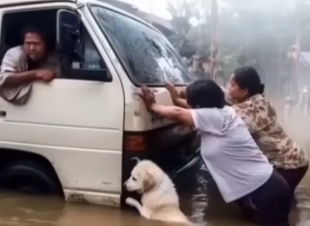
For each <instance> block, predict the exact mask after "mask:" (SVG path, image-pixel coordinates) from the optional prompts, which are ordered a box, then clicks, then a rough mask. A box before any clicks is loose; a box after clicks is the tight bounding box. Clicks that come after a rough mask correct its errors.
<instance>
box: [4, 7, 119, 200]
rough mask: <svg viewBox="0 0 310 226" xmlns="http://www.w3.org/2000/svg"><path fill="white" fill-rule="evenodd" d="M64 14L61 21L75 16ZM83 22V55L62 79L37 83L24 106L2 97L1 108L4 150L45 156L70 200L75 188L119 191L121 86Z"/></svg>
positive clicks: (63, 73) (62, 22) (91, 190)
mask: <svg viewBox="0 0 310 226" xmlns="http://www.w3.org/2000/svg"><path fill="white" fill-rule="evenodd" d="M59 13H60V12H59ZM61 13H62V14H59V15H63V16H62V17H61V16H58V25H61V24H66V23H67V22H68V21H65V20H66V18H68V17H69V18H70V16H72V14H70V11H65V10H63V11H62V12H61ZM71 18H72V17H71ZM80 22H81V24H80V25H81V30H80V31H81V32H80V35H81V36H80V37H79V40H78V42H79V43H80V46H79V47H78V49H79V50H80V52H79V53H80V59H73V58H72V62H71V64H70V65H63V67H62V69H63V70H62V76H61V78H57V79H55V80H54V81H52V82H51V83H48V84H45V83H42V82H34V84H33V89H32V94H31V96H30V98H29V100H28V102H27V103H26V104H25V105H23V106H16V105H14V104H11V103H8V102H6V101H4V100H3V99H1V100H0V111H2V112H5V113H6V114H5V115H4V114H3V115H1V116H2V118H1V119H0V137H1V140H0V148H12V149H17V150H23V151H28V152H33V153H38V154H39V155H42V156H44V157H46V158H47V159H48V160H49V161H50V162H51V163H52V164H53V166H54V168H55V170H56V172H57V174H58V176H59V179H60V181H61V183H62V186H63V188H64V190H65V194H66V195H67V198H70V194H74V193H75V192H77V191H81V192H94V193H98V194H104V193H106V194H108V193H110V194H111V193H113V194H117V195H119V194H120V193H121V172H122V152H121V151H122V136H123V118H124V94H123V89H122V85H121V81H120V80H119V78H118V76H117V74H116V71H115V70H114V68H113V66H112V62H111V61H110V60H109V58H108V57H107V55H106V53H105V51H104V49H103V47H102V46H101V45H100V42H99V40H98V39H97V37H96V35H95V34H94V31H93V30H92V27H91V26H90V25H89V24H88V23H87V20H85V19H84V18H83V16H82V17H81V21H80ZM66 63H67V62H66ZM64 69H65V70H64ZM94 72H95V73H94ZM100 76H102V78H101V77H100ZM107 196H108V195H107ZM106 200H107V199H106ZM110 201H111V200H110ZM103 202H105V201H103ZM107 202H108V201H107ZM101 204H109V203H101ZM110 204H111V203H110ZM116 205H117V204H116Z"/></svg>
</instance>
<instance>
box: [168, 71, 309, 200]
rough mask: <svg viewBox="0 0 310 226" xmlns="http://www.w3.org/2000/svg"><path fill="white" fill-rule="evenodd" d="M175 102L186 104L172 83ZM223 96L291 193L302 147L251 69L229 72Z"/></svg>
mask: <svg viewBox="0 0 310 226" xmlns="http://www.w3.org/2000/svg"><path fill="white" fill-rule="evenodd" d="M168 90H169V91H170V93H171V97H172V99H173V101H174V103H175V104H176V105H179V106H182V107H188V105H187V102H186V100H185V99H182V98H181V96H180V95H179V94H178V92H177V91H176V89H175V88H174V86H173V85H169V86H168ZM226 91H227V95H226V97H227V98H226V99H229V100H230V101H231V100H232V101H233V102H234V103H235V104H234V105H233V108H234V109H235V111H236V112H237V113H238V115H240V116H241V118H242V119H243V121H244V122H245V123H246V125H247V127H248V129H249V131H250V133H251V134H252V136H253V137H254V139H255V141H256V143H257V144H258V146H259V147H260V149H261V150H262V151H263V153H264V154H265V155H266V156H267V158H268V160H269V162H270V163H271V164H272V165H273V166H274V168H275V169H276V170H277V171H278V172H279V173H280V174H281V175H282V176H283V177H284V179H285V180H286V181H287V183H288V185H289V187H290V191H291V194H292V195H293V194H294V191H295V189H296V187H297V185H298V184H299V183H300V181H301V180H302V178H303V177H304V176H305V174H306V172H307V170H308V158H307V155H306V153H305V151H304V150H303V149H302V148H301V147H300V146H299V145H298V144H297V143H296V142H295V141H294V140H292V139H291V138H290V137H289V136H288V135H287V134H286V133H285V131H284V129H283V127H282V126H281V125H280V123H279V122H278V119H277V114H276V111H275V109H274V107H273V106H272V105H271V103H270V102H269V101H268V100H267V99H266V98H265V97H264V95H263V93H264V85H263V84H262V83H261V80H260V77H259V75H258V73H257V72H256V70H255V69H253V68H251V67H242V68H239V69H237V70H236V71H235V72H234V73H233V74H232V76H231V78H230V81H229V84H228V87H227V90H226Z"/></svg>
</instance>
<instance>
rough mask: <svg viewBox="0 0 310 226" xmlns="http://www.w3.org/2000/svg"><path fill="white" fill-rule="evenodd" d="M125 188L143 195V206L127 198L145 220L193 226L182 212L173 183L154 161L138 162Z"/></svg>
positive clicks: (129, 203) (127, 201) (128, 202)
mask: <svg viewBox="0 0 310 226" xmlns="http://www.w3.org/2000/svg"><path fill="white" fill-rule="evenodd" d="M125 186H126V189H127V190H128V191H136V192H138V193H140V194H142V198H141V203H142V205H141V204H140V203H139V202H138V201H137V200H135V199H133V198H127V199H126V203H127V204H128V205H130V206H133V207H135V208H136V209H137V210H138V211H139V213H140V215H141V216H143V217H144V218H146V219H149V220H159V221H165V222H172V223H184V224H186V225H193V223H191V222H190V221H189V220H188V219H187V217H186V216H185V215H184V214H183V213H182V211H181V210H180V207H179V197H178V195H177V192H176V190H175V186H174V184H173V182H172V181H171V179H170V178H169V177H168V176H167V175H166V174H165V173H164V171H163V170H162V169H161V168H159V167H158V166H157V165H156V164H155V163H153V162H152V161H149V160H143V161H139V160H138V163H137V165H136V166H135V167H134V168H133V170H132V172H131V177H130V178H129V179H128V180H127V181H126V182H125Z"/></svg>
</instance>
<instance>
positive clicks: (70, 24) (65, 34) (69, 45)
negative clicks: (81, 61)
mask: <svg viewBox="0 0 310 226" xmlns="http://www.w3.org/2000/svg"><path fill="white" fill-rule="evenodd" d="M79 27H80V24H79V19H78V16H77V14H76V13H75V12H72V11H70V10H65V9H61V10H58V12H57V47H58V51H59V52H60V54H61V55H73V54H74V52H75V47H76V43H77V42H78V40H79V39H80V31H79Z"/></svg>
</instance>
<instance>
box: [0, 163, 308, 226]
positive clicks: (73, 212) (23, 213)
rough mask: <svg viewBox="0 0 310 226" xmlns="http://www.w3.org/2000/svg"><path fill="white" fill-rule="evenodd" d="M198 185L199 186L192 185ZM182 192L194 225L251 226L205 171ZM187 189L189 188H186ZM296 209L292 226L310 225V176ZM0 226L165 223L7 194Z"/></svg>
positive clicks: (112, 210) (0, 197) (3, 198)
mask: <svg viewBox="0 0 310 226" xmlns="http://www.w3.org/2000/svg"><path fill="white" fill-rule="evenodd" d="M193 181H195V182H196V184H194V183H193ZM184 183H186V184H188V183H189V184H191V185H192V187H191V188H188V189H183V190H180V191H179V192H180V196H181V208H182V210H183V211H184V212H185V213H186V215H188V216H189V217H190V218H191V219H192V220H193V221H195V222H203V221H206V222H208V225H211V226H251V225H252V224H249V223H247V222H245V221H244V219H243V217H242V215H241V212H240V211H239V209H238V208H237V207H236V206H235V205H233V204H231V205H226V204H225V203H224V201H223V200H222V198H221V196H220V194H219V193H218V190H217V189H216V187H215V184H214V183H213V182H212V180H210V177H209V174H208V172H207V171H206V169H205V168H204V167H202V168H201V169H200V170H199V172H197V173H196V175H195V176H194V178H184V181H182V180H180V181H178V182H177V187H183V188H184V187H185V186H184V185H185V184H184ZM186 187H188V186H186ZM297 201H298V204H297V207H296V208H294V209H293V210H292V214H291V222H292V223H293V224H292V225H296V226H306V225H310V176H308V177H307V178H306V179H305V181H304V182H303V186H301V187H300V188H299V189H298V192H297ZM0 225H1V226H6V225H19V226H30V225H31V226H87V225H89V226H97V225H98V226H99V225H113V226H139V225H141V226H142V225H143V226H144V225H145V226H153V225H154V226H155V225H157V226H160V225H167V224H164V223H158V222H152V221H147V220H144V219H142V218H141V217H139V216H138V214H137V213H136V212H134V211H121V210H118V209H115V208H107V207H99V206H91V205H83V204H69V203H64V202H63V201H62V200H61V199H57V198H55V197H34V196H26V195H21V194H13V193H6V194H1V195H0Z"/></svg>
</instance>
